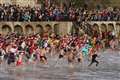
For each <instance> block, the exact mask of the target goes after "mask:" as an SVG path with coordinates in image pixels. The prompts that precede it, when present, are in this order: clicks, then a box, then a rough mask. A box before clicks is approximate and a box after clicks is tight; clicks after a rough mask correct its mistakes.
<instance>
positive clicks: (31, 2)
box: [0, 0, 38, 6]
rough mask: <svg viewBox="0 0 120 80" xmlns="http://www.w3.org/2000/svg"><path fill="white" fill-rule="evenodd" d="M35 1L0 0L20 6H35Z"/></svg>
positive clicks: (3, 2)
mask: <svg viewBox="0 0 120 80" xmlns="http://www.w3.org/2000/svg"><path fill="white" fill-rule="evenodd" d="M37 2H38V1H37V0H0V3H1V4H16V5H20V6H28V5H30V6H35V5H36V4H37Z"/></svg>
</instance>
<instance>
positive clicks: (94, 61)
mask: <svg viewBox="0 0 120 80" xmlns="http://www.w3.org/2000/svg"><path fill="white" fill-rule="evenodd" d="M97 56H98V55H97V54H94V55H92V61H91V63H90V64H89V65H88V66H91V65H92V64H93V63H96V66H98V64H99V62H98V61H97V60H96V57H97Z"/></svg>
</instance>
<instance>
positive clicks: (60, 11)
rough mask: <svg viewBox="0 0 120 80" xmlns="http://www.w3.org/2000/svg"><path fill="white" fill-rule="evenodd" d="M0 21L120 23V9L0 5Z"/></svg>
mask: <svg viewBox="0 0 120 80" xmlns="http://www.w3.org/2000/svg"><path fill="white" fill-rule="evenodd" d="M0 21H78V22H81V21H120V9H119V8H112V7H110V8H109V7H107V8H100V9H87V8H86V9H85V8H82V7H80V8H75V7H73V6H69V7H67V6H65V5H64V6H59V5H55V4H52V5H50V6H49V7H42V8H40V7H30V6H27V7H22V6H19V5H5V4H0Z"/></svg>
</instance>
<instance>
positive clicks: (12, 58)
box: [7, 53, 15, 65]
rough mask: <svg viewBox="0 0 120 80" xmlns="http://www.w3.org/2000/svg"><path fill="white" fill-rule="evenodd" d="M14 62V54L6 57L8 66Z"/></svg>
mask: <svg viewBox="0 0 120 80" xmlns="http://www.w3.org/2000/svg"><path fill="white" fill-rule="evenodd" d="M14 62H15V54H14V53H10V55H9V56H8V62H7V63H8V64H9V65H10V64H11V63H14Z"/></svg>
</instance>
